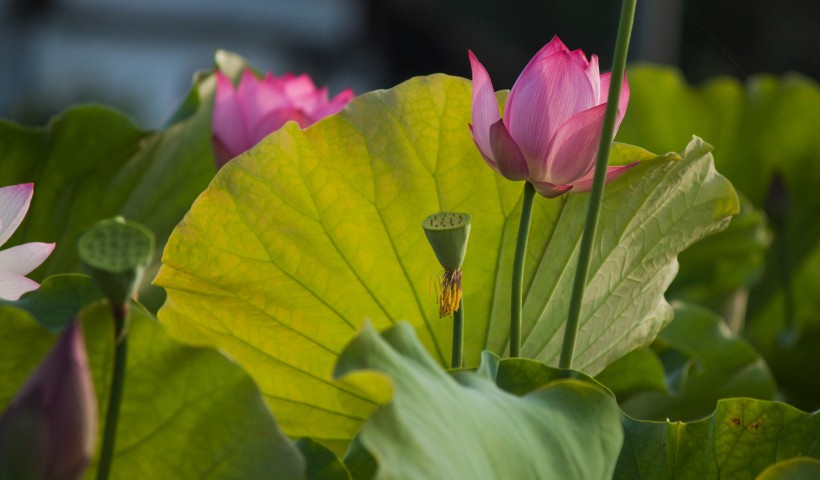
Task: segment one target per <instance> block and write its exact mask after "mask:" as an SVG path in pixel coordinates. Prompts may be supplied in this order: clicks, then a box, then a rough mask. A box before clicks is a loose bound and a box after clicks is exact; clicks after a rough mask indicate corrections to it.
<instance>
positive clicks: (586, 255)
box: [513, 0, 636, 368]
mask: <svg viewBox="0 0 820 480" xmlns="http://www.w3.org/2000/svg"><path fill="white" fill-rule="evenodd" d="M635 3H636V0H624V2H623V4H622V5H621V19H620V22H619V25H618V38H617V40H616V41H615V55H614V58H613V61H612V76H611V77H610V78H611V80H610V84H609V97H608V98H609V100H608V101H607V106H606V112H605V113H604V126H603V129H602V132H601V141H600V143H599V144H598V158H597V160H596V162H595V176H594V177H593V180H592V191H591V193H590V195H589V208H588V210H587V218H586V222H585V224H584V233H583V235H582V236H581V249H580V251H579V252H578V268H576V269H575V280H574V282H573V284H572V296H571V297H570V304H569V316H568V317H567V324H566V327H565V330H564V342H563V344H562V346H561V359H560V362H559V367H560V368H572V356H573V353H574V351H575V337H576V336H577V335H578V320H579V318H580V315H581V305H582V304H583V302H584V289H585V288H586V284H587V276H588V274H589V261H590V253H591V251H592V241H593V240H594V239H595V233H596V231H597V229H598V217H599V216H600V212H601V203H602V202H603V199H604V179H605V176H606V168H607V164H608V163H609V150H610V148H612V137H613V133H614V132H615V117H616V115H617V113H618V100H619V97H620V94H621V84H622V82H623V77H624V70H625V69H626V54H627V50H629V38H630V36H631V35H632V22H633V20H634V18H635ZM513 288H515V287H513Z"/></svg>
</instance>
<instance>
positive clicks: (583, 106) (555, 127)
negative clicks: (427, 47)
mask: <svg viewBox="0 0 820 480" xmlns="http://www.w3.org/2000/svg"><path fill="white" fill-rule="evenodd" d="M469 57H470V64H471V66H472V73H473V114H472V124H471V125H470V132H471V133H472V135H473V140H474V141H475V144H476V146H477V147H478V150H479V152H481V156H482V157H484V160H485V161H486V162H487V164H488V165H489V166H490V168H492V169H493V170H495V171H496V172H497V173H499V174H501V175H503V176H504V177H506V178H508V179H510V180H526V181H527V182H529V183H532V185H533V186H534V187H535V190H536V191H537V192H538V193H540V194H541V195H543V196H545V197H557V196H559V195H561V194H562V193H565V192H568V191H570V190H571V191H573V192H587V191H589V190H590V188H591V187H592V176H593V173H594V171H593V170H594V169H593V167H594V165H595V158H596V156H597V153H598V143H599V141H600V138H601V128H602V126H603V123H604V111H605V110H606V105H607V92H608V91H609V81H610V74H608V73H604V74H600V73H599V71H598V57H597V56H596V55H593V56H592V57H591V58H590V59H589V60H587V57H586V55H584V52H582V51H581V50H573V51H570V50H569V49H568V48H567V47H566V46H565V45H564V44H563V42H561V40H560V39H559V38H558V37H554V38H553V39H552V41H550V42H549V43H548V44H546V45H545V46H544V47H543V48H542V49H541V50H539V51H538V53H536V54H535V56H534V57H533V58H532V60H530V63H528V64H527V66H526V67H525V68H524V71H523V72H521V75H520V76H519V77H518V80H516V82H515V84H514V85H513V87H512V90H510V95H509V98H508V99H507V104H506V105H505V107H504V118H503V119H501V117H500V114H499V109H498V100H497V99H496V96H495V91H494V90H493V84H492V82H491V81H490V76H489V75H488V74H487V70H486V69H484V66H483V65H482V64H481V63H480V62H479V61H478V59H477V58H476V57H475V55H473V53H472V52H469ZM628 102H629V86H628V85H627V83H626V80H624V82H623V86H622V88H621V95H620V100H619V102H618V114H617V123H616V126H615V130H616V131H617V129H618V126H619V125H620V124H621V120H623V118H624V114H625V113H626V106H627V103H628ZM613 136H614V133H613ZM634 165H635V164H630V165H624V166H616V167H609V168H608V169H607V176H606V180H607V182H610V181H612V180H614V179H615V178H617V177H618V176H620V175H621V174H623V173H624V172H625V171H626V170H628V169H629V168H631V167H632V166H634Z"/></svg>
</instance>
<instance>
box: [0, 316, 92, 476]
mask: <svg viewBox="0 0 820 480" xmlns="http://www.w3.org/2000/svg"><path fill="white" fill-rule="evenodd" d="M96 437H97V397H96V396H95V394H94V384H93V383H92V381H91V372H90V370H89V367H88V355H87V354H86V350H85V341H84V340H83V331H82V327H81V325H80V323H79V322H78V321H76V320H75V321H73V322H72V323H71V325H70V326H69V327H68V328H67V329H66V330H65V332H63V334H62V335H61V336H60V339H59V340H58V341H57V344H56V345H55V346H54V348H53V349H52V350H51V353H49V355H48V357H46V359H45V360H44V361H43V363H42V364H41V365H40V367H39V368H38V369H37V371H35V372H34V374H33V375H32V376H31V377H30V378H29V379H28V381H27V382H26V383H25V384H24V385H23V387H22V388H21V389H20V391H19V392H18V393H17V395H16V396H15V397H14V398H13V399H12V400H11V402H10V403H9V405H8V407H7V408H6V410H5V412H4V413H3V416H2V417H0V478H39V479H46V480H66V479H77V478H80V477H81V476H82V474H83V472H84V471H85V469H86V467H87V466H88V461H89V459H90V458H91V455H92V454H93V453H94V446H95V444H96Z"/></svg>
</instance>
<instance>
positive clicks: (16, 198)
mask: <svg viewBox="0 0 820 480" xmlns="http://www.w3.org/2000/svg"><path fill="white" fill-rule="evenodd" d="M32 195H34V185H33V184H31V183H21V184H20V185H11V186H9V187H3V188H0V245H3V244H4V243H6V240H8V239H9V238H10V237H11V235H12V234H13V233H14V231H15V230H17V227H19V226H20V222H22V221H23V218H24V217H25V216H26V212H28V206H29V204H30V203H31V197H32Z"/></svg>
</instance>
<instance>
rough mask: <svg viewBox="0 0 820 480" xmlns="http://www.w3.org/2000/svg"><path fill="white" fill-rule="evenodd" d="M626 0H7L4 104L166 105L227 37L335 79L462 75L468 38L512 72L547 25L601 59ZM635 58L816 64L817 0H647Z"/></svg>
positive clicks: (37, 117) (731, 70) (338, 82)
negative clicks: (90, 103)
mask: <svg viewBox="0 0 820 480" xmlns="http://www.w3.org/2000/svg"><path fill="white" fill-rule="evenodd" d="M619 9H620V1H617V0H583V1H567V0H560V1H559V0H515V1H509V2H502V1H498V0H448V1H440V0H231V1H226V0H139V1H136V0H132V1H127V0H3V4H2V9H0V117H2V118H11V119H13V120H15V121H17V122H21V123H24V124H28V125H40V124H44V123H46V122H47V121H48V119H49V118H50V117H51V116H53V115H54V114H56V113H59V112H60V111H61V110H63V109H64V108H65V107H67V106H68V105H71V104H74V103H78V102H99V103H105V104H108V105H113V106H115V107H117V108H119V109H121V110H123V111H125V112H127V113H129V114H130V115H132V116H133V117H134V119H135V120H136V122H137V123H138V124H139V125H140V126H142V127H145V128H157V127H159V126H161V125H162V124H163V122H164V121H166V120H167V119H168V117H169V116H170V114H171V113H172V111H173V110H174V109H175V108H176V106H177V105H178V104H179V103H180V102H181V100H182V98H183V97H184V95H185V94H186V92H187V90H188V88H189V86H190V83H191V77H192V75H193V73H194V72H195V71H196V70H198V69H203V68H209V67H211V65H212V64H213V54H214V51H215V50H216V49H218V48H222V49H226V50H231V51H234V52H236V53H239V54H241V55H243V56H245V57H246V58H247V59H248V60H250V62H251V63H252V64H254V65H255V66H257V67H258V68H259V69H260V70H271V71H273V72H274V73H275V74H277V75H279V74H282V73H284V72H294V73H300V72H307V73H309V74H311V75H312V76H313V78H314V79H315V81H316V83H317V84H318V85H329V86H330V90H331V94H335V93H337V92H339V91H340V90H342V89H343V88H346V87H351V88H353V90H354V91H355V92H356V93H362V92H365V91H368V90H373V89H376V88H387V87H390V86H393V85H395V84H397V83H399V82H401V81H403V80H405V79H407V78H409V77H411V76H414V75H426V74H430V73H434V72H444V73H448V74H453V75H461V76H465V77H469V63H468V61H467V49H472V50H473V51H474V52H475V53H476V55H477V56H478V58H479V59H480V60H481V61H482V62H483V63H484V65H485V66H486V67H487V69H488V71H489V72H490V74H491V76H492V78H493V81H494V83H495V87H496V88H497V89H502V88H509V87H511V86H512V84H513V82H514V81H515V78H516V77H517V76H518V74H519V72H520V71H521V69H522V68H523V66H524V65H525V64H526V62H527V61H528V60H529V58H530V57H531V56H532V55H533V54H534V53H535V52H536V51H537V50H538V49H539V48H540V47H541V46H542V45H544V44H545V43H546V42H547V41H549V40H550V38H551V37H552V36H553V35H556V34H557V35H559V36H560V37H561V38H562V40H564V42H565V43H566V44H567V45H568V46H569V47H570V48H582V49H583V50H584V51H586V52H595V53H597V54H598V55H599V56H600V57H601V66H602V68H603V69H605V70H608V69H609V66H610V63H611V52H612V46H613V42H614V37H615V29H616V25H617V18H618V12H619ZM630 59H631V61H633V62H634V61H652V62H658V63H663V64H668V65H675V66H678V67H679V68H680V69H681V70H682V71H683V73H684V74H685V76H686V78H687V79H688V80H689V81H690V82H694V83H699V82H701V81H703V80H704V79H706V78H708V77H712V76H715V75H730V76H733V77H736V78H741V79H744V78H746V77H748V76H749V75H753V74H755V73H759V72H772V73H782V72H786V71H797V72H801V73H803V74H805V75H807V76H809V77H812V78H814V79H820V2H818V1H817V0H782V1H777V2H773V1H763V0H641V1H639V2H638V14H637V18H636V23H635V30H634V33H633V42H632V50H631V53H630Z"/></svg>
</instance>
